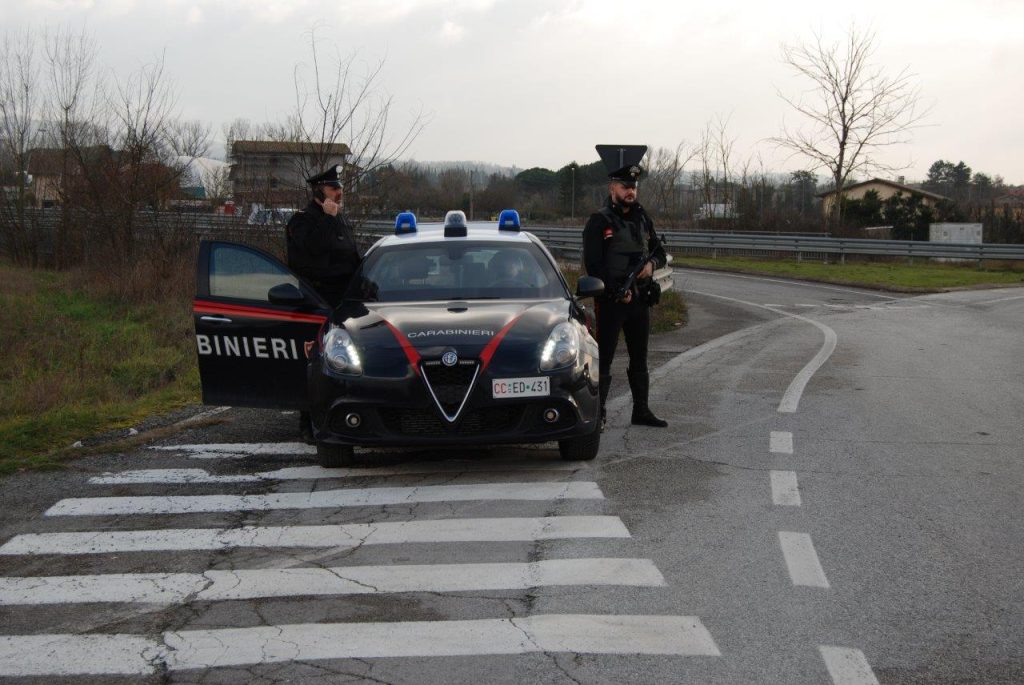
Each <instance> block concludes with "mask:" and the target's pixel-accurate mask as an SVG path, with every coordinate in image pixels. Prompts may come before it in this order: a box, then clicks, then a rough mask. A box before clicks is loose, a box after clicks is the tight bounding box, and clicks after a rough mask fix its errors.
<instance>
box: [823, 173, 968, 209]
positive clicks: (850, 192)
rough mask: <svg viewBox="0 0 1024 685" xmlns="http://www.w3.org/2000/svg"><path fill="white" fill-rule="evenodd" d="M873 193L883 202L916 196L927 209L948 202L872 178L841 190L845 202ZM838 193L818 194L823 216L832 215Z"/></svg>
mask: <svg viewBox="0 0 1024 685" xmlns="http://www.w3.org/2000/svg"><path fill="white" fill-rule="evenodd" d="M871 191H874V192H876V193H877V194H878V199H879V200H881V201H882V202H885V201H886V200H888V199H889V198H890V197H893V196H894V195H900V194H902V195H907V196H910V195H918V196H920V197H921V200H922V202H923V204H924V205H925V206H927V207H934V206H935V205H936V204H937V203H939V202H940V201H942V200H948V199H949V198H947V197H946V196H945V195H939V194H938V193H932V192H929V191H927V190H921V189H920V188H914V187H913V186H908V185H905V184H903V183H897V182H896V181H888V180H886V179H883V178H873V179H871V180H869V181H862V182H860V183H853V184H851V185H848V186H846V187H845V188H843V191H842V195H843V197H845V198H846V199H847V200H863V199H864V196H865V195H867V194H868V193H869V192H871ZM838 196H839V193H838V192H837V191H835V190H829V191H826V192H824V193H818V194H817V196H816V197H819V198H821V211H822V213H823V214H824V215H825V216H830V215H831V213H832V207H833V205H834V204H835V202H836V198H837V197H838Z"/></svg>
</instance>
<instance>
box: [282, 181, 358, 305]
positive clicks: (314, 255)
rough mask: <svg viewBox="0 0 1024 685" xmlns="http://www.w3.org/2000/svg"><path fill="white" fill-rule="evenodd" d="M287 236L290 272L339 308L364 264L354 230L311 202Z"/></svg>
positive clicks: (296, 216) (294, 219)
mask: <svg viewBox="0 0 1024 685" xmlns="http://www.w3.org/2000/svg"><path fill="white" fill-rule="evenodd" d="M286 232H287V236H288V238H287V240H288V268H290V269H291V270H292V271H294V272H295V273H297V274H298V275H299V276H302V277H303V278H305V279H306V280H307V281H309V282H310V284H311V285H312V286H313V287H314V288H315V289H316V290H317V292H319V293H320V294H321V295H323V296H324V297H326V298H327V300H328V301H329V302H330V303H331V304H333V305H337V304H338V303H339V302H340V301H341V297H342V295H343V294H344V292H345V289H346V288H347V287H348V282H349V280H351V278H352V274H353V273H355V270H356V268H357V267H358V266H359V262H360V261H361V258H360V256H359V249H358V247H357V246H356V236H355V232H354V231H353V230H352V227H351V226H350V225H349V223H348V222H347V221H346V220H345V219H344V218H343V217H342V216H341V215H340V214H339V215H338V216H331V215H330V214H327V213H326V212H324V210H323V207H321V206H320V205H319V204H318V203H317V202H316V201H311V202H310V203H309V205H307V206H306V208H305V209H304V210H302V211H301V212H296V213H295V214H294V215H293V216H292V218H291V220H290V221H289V222H288V227H287V229H286Z"/></svg>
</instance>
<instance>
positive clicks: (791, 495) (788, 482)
mask: <svg viewBox="0 0 1024 685" xmlns="http://www.w3.org/2000/svg"><path fill="white" fill-rule="evenodd" d="M770 478H771V483H772V503H774V504H775V505H776V506H781V507H799V506H800V486H799V485H798V483H797V480H796V472H795V471H772V472H771V474H770Z"/></svg>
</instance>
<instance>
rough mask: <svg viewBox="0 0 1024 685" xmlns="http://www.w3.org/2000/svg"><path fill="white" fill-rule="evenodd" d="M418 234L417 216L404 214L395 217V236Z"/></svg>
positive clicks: (408, 213) (409, 213) (410, 213)
mask: <svg viewBox="0 0 1024 685" xmlns="http://www.w3.org/2000/svg"><path fill="white" fill-rule="evenodd" d="M415 232H416V215H415V214H413V213H412V212H402V213H401V214H399V215H398V216H396V217H395V235H407V234H409V233H415Z"/></svg>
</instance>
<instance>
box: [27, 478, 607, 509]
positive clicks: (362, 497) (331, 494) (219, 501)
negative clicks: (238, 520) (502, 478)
mask: <svg viewBox="0 0 1024 685" xmlns="http://www.w3.org/2000/svg"><path fill="white" fill-rule="evenodd" d="M564 499H604V495H603V494H601V490H600V488H598V487H597V483H594V482H591V481H570V482H566V483H476V484H470V485H423V486H419V487H400V488H395V487H391V488H349V489H342V490H323V491H318V492H284V493H273V494H268V495H166V496H159V495H150V496H139V497H71V498H68V499H62V500H60V501H59V502H57V503H56V504H54V505H53V506H52V507H50V508H49V509H47V510H46V513H45V514H44V515H45V516H107V515H115V514H117V515H121V514H194V513H198V512H216V511H269V510H274V509H319V508H335V507H365V506H386V505H391V504H419V503H424V502H467V501H475V500H481V501H491V500H523V501H547V500H564Z"/></svg>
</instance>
